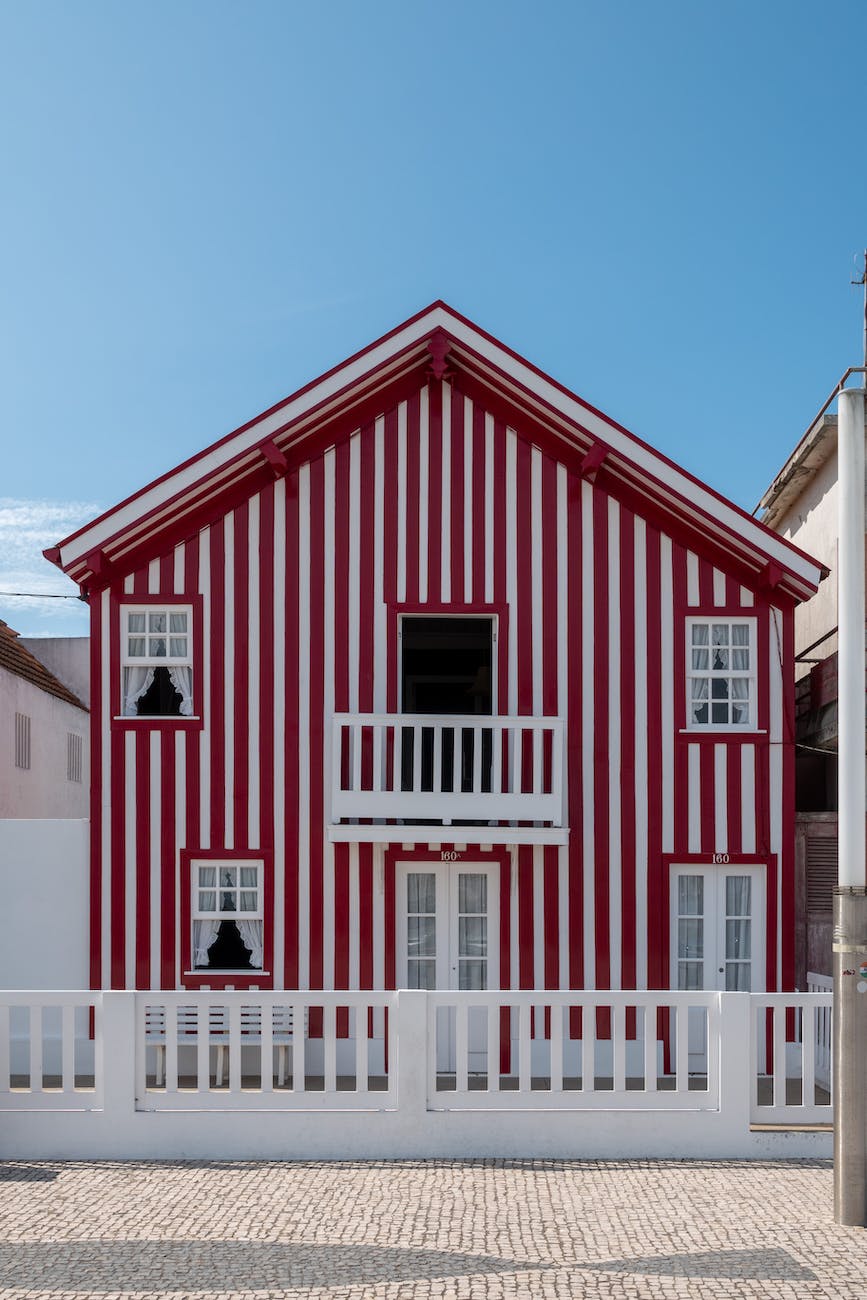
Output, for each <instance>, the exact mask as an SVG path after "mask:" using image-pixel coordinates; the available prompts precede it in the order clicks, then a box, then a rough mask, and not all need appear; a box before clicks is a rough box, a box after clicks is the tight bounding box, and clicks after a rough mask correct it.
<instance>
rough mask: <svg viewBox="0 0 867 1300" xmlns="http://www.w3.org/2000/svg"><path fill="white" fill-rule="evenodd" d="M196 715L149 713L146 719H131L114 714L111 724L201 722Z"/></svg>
mask: <svg viewBox="0 0 867 1300" xmlns="http://www.w3.org/2000/svg"><path fill="white" fill-rule="evenodd" d="M201 720H202V719H201V717H200V715H199V714H198V713H183V714H182V713H149V714H148V715H147V716H146V717H141V718H140V717H138V716H136V717H132V716H131V715H130V714H129V713H116V714H115V715H114V717H113V718H112V722H132V723H136V722H201Z"/></svg>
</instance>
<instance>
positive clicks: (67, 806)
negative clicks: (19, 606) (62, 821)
mask: <svg viewBox="0 0 867 1300" xmlns="http://www.w3.org/2000/svg"><path fill="white" fill-rule="evenodd" d="M16 713H26V714H27V716H28V717H29V718H30V768H29V769H27V770H25V769H22V768H19V767H16V766H15V714H16ZM70 731H72V732H76V733H77V734H78V735H79V736H81V737H82V745H83V748H82V779H81V781H68V780H67V777H66V756H67V740H66V737H67V734H68V733H69V732H70ZM89 803H90V715H89V714H88V713H87V712H86V711H85V710H84V709H77V708H76V707H75V705H73V704H67V703H66V701H65V700H59V699H58V698H57V697H56V696H55V695H49V694H48V693H47V692H46V691H42V690H40V689H39V687H38V686H34V685H33V683H32V682H28V681H25V679H24V678H23V677H18V676H17V675H16V674H15V673H10V672H8V671H6V670H5V669H0V817H87V815H88V811H89Z"/></svg>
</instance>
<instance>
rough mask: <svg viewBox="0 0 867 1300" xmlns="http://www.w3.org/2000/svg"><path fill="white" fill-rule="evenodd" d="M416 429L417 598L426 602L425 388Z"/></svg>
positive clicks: (427, 479) (427, 460)
mask: <svg viewBox="0 0 867 1300" xmlns="http://www.w3.org/2000/svg"><path fill="white" fill-rule="evenodd" d="M419 408H420V409H419V427H418V598H419V600H420V601H425V600H427V535H428V510H427V498H428V484H429V482H430V447H429V442H430V438H429V430H430V424H429V420H430V401H429V397H428V390H427V388H423V389H422V390H421V401H420V403H419Z"/></svg>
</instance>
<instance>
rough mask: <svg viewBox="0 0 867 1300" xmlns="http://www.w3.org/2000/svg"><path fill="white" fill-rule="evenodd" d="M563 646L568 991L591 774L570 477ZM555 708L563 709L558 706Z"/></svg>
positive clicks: (577, 520)
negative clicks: (584, 754) (584, 751)
mask: <svg viewBox="0 0 867 1300" xmlns="http://www.w3.org/2000/svg"><path fill="white" fill-rule="evenodd" d="M566 535H567V548H566V555H567V560H566V565H567V568H566V584H567V590H566V629H567V631H566V642H567V646H568V655H569V677H568V691H569V695H568V701H567V704H568V709H567V717H566V728H567V730H566V745H567V753H566V778H567V781H568V795H567V798H568V807H569V987H570V988H573V989H579V988H583V987H584V902H583V893H582V881H583V857H584V851H583V839H582V825H581V817H582V809H583V802H584V790H585V789H592V774H591V773H589V772H588V773H587V774H586V780H585V774H584V771H583V767H582V761H581V728H582V721H583V711H584V702H583V697H582V686H581V683H582V671H583V664H582V650H581V624H582V599H583V593H582V589H581V588H582V582H581V480H580V479H579V478H577V477H576V476H575V475H572V474H570V476H569V480H568V486H567V512H566ZM560 707H561V708H562V707H563V703H562V702H561V705H560Z"/></svg>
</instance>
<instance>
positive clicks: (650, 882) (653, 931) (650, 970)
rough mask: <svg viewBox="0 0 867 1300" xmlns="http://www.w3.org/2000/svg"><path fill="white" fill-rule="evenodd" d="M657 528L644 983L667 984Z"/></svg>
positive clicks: (650, 594)
mask: <svg viewBox="0 0 867 1300" xmlns="http://www.w3.org/2000/svg"><path fill="white" fill-rule="evenodd" d="M660 595H661V557H660V538H659V533H658V532H657V531H656V530H655V529H654V528H650V527H649V528H648V529H647V773H648V790H647V916H646V917H645V918H644V924H645V925H646V927H647V985H648V988H651V989H664V988H667V987H668V982H669V979H668V970H667V969H666V968H665V966H664V960H663V959H664V955H665V953H664V945H665V943H666V942H667V939H666V935H667V929H666V930H664V928H663V927H662V926H661V925H660V923H659V922H660V918H659V906H660V903H659V900H660V899H667V897H668V895H667V893H666V892H665V890H667V884H666V883H665V868H664V866H663V862H662V800H663V791H662V783H661V780H660V779H659V774H660V773H661V772H662V672H663V666H662V609H661V600H660Z"/></svg>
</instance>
